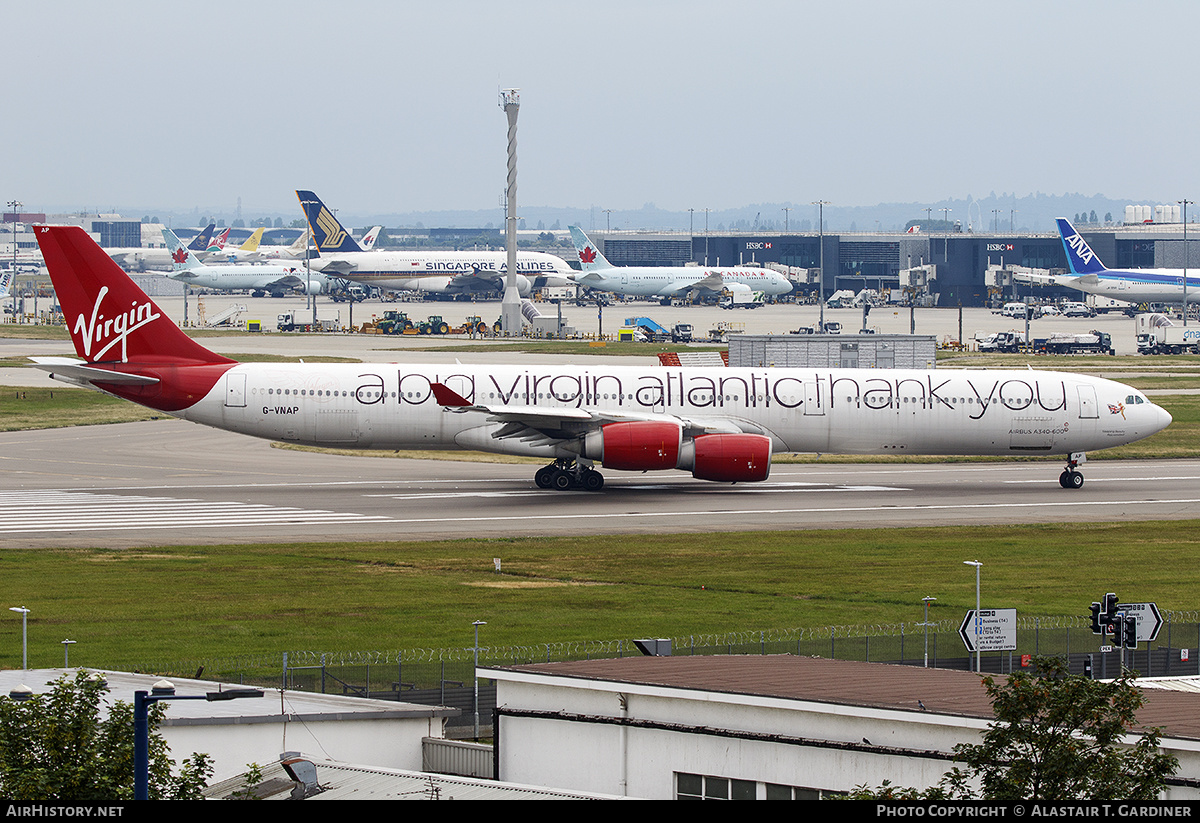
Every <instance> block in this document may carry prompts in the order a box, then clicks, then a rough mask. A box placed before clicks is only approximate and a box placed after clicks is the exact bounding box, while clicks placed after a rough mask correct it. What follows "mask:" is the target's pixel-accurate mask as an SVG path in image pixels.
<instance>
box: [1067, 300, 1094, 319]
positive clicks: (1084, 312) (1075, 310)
mask: <svg viewBox="0 0 1200 823" xmlns="http://www.w3.org/2000/svg"><path fill="white" fill-rule="evenodd" d="M1062 313H1063V317H1095V316H1096V310H1095V309H1093V308H1092V307H1091V306H1089V305H1088V304H1087V303H1063V305H1062Z"/></svg>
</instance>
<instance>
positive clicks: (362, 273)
mask: <svg viewBox="0 0 1200 823" xmlns="http://www.w3.org/2000/svg"><path fill="white" fill-rule="evenodd" d="M296 196H297V197H298V198H300V205H301V206H302V207H303V209H304V216H305V217H306V218H308V225H309V226H310V227H311V229H312V236H313V241H314V242H315V243H316V247H317V252H318V254H319V255H320V256H319V257H318V258H317V259H315V260H313V261H312V262H311V264H310V265H311V266H312V267H313V269H314V270H316V271H319V272H321V273H322V274H325V275H328V276H331V277H340V278H342V279H344V280H353V281H354V282H356V283H362V284H364V285H367V286H372V287H378V288H381V289H390V290H392V291H415V292H422V293H427V294H453V295H457V294H472V293H479V292H491V291H503V290H504V281H505V277H506V275H507V273H508V253H507V252H504V251H422V252H405V251H386V250H381V251H376V250H367V249H364V248H363V247H362V246H361V245H360V244H359V243H358V242H357V241H355V239H354V238H353V237H352V236H351V235H350V232H349V231H347V230H346V228H345V227H344V226H342V224H341V223H339V222H338V219H337V218H336V217H334V215H333V212H332V211H330V210H329V209H328V208H327V207H326V206H325V204H324V203H322V202H321V199H320V198H319V197H317V195H316V194H314V193H313V192H311V191H297V192H296ZM572 273H573V272H572V269H571V267H570V266H568V265H567V263H566V261H565V260H563V259H562V258H560V257H555V256H554V255H552V254H546V253H545V252H526V251H521V252H517V278H516V279H517V290H518V291H519V292H520V293H521V296H522V297H528V296H529V294H530V293H531V292H532V290H533V289H535V288H540V287H542V286H545V285H552V286H553V285H560V286H565V285H570V282H571V281H570V276H571V274H572Z"/></svg>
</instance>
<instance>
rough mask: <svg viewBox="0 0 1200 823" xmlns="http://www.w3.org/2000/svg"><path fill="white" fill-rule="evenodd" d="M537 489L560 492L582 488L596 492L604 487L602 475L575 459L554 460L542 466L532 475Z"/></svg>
mask: <svg viewBox="0 0 1200 823" xmlns="http://www.w3.org/2000/svg"><path fill="white" fill-rule="evenodd" d="M533 482H534V483H536V484H537V487H538V488H539V489H555V490H557V491H560V492H565V491H569V490H570V489H583V490H584V491H588V492H598V491H600V490H601V489H602V488H604V475H602V474H601V473H600V472H598V471H596V470H595V469H593V468H592V467H591V466H581V465H579V463H578V461H575V460H555V461H554V462H553V463H551V464H550V465H549V466H543V467H542V468H540V469H538V470H537V473H536V474H534V475H533Z"/></svg>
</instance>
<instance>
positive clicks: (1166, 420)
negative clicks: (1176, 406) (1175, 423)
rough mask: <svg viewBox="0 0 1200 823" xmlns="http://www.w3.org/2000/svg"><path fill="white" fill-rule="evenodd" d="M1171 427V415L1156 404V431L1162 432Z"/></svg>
mask: <svg viewBox="0 0 1200 823" xmlns="http://www.w3.org/2000/svg"><path fill="white" fill-rule="evenodd" d="M1169 425H1171V413H1170V412H1169V411H1167V410H1166V409H1164V408H1163V407H1162V406H1160V405H1158V404H1157V403H1155V404H1154V430H1155V431H1162V430H1163V429H1165V428H1166V427H1167V426H1169Z"/></svg>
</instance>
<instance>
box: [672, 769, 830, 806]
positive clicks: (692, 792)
mask: <svg viewBox="0 0 1200 823" xmlns="http://www.w3.org/2000/svg"><path fill="white" fill-rule="evenodd" d="M834 794H836V793H835V792H829V791H823V790H821V789H812V788H805V787H801V786H783V785H780V784H778V783H757V782H755V781H753V780H735V779H733V778H729V777H714V776H712V775H705V774H688V773H686V772H676V773H675V799H676V800H821V799H823V798H828V797H832V796H833V795H834Z"/></svg>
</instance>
